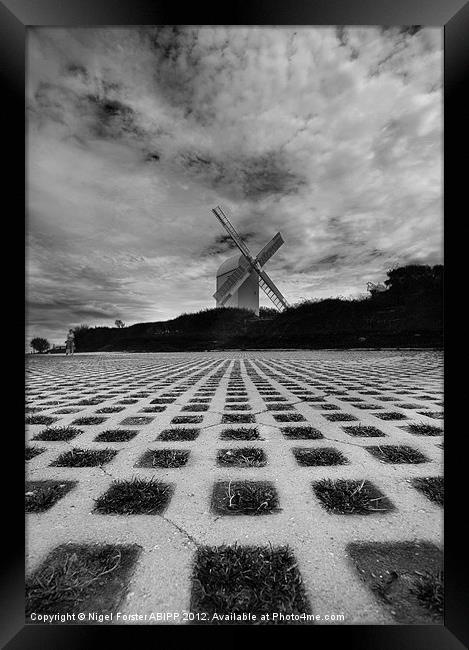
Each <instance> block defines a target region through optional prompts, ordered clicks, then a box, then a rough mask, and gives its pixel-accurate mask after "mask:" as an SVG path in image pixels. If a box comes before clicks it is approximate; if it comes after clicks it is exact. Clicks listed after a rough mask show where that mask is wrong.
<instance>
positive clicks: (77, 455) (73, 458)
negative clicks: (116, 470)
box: [50, 447, 118, 467]
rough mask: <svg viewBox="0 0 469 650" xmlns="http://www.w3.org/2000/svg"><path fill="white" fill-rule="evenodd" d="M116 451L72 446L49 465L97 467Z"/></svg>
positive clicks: (110, 458) (108, 460)
mask: <svg viewBox="0 0 469 650" xmlns="http://www.w3.org/2000/svg"><path fill="white" fill-rule="evenodd" d="M117 453H118V452H117V451H116V450H114V449H77V448H75V447H74V448H73V449H72V450H71V451H67V452H65V453H64V454H60V456H59V457H58V458H57V459H56V460H54V461H53V462H52V463H51V464H50V467H99V466H101V465H105V464H106V463H109V462H110V461H111V460H112V459H113V458H114V456H116V454H117Z"/></svg>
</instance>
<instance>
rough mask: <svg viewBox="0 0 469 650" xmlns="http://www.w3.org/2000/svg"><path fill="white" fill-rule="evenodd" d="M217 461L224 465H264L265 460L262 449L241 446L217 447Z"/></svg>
mask: <svg viewBox="0 0 469 650" xmlns="http://www.w3.org/2000/svg"><path fill="white" fill-rule="evenodd" d="M217 463H218V465H223V466H225V467H264V465H265V464H266V463H267V460H266V456H265V453H264V451H263V450H262V449H257V448H255V447H241V448H239V449H219V451H218V454H217Z"/></svg>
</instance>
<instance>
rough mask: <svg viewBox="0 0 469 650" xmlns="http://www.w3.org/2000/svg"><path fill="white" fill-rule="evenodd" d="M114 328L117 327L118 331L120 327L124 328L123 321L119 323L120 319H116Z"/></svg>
mask: <svg viewBox="0 0 469 650" xmlns="http://www.w3.org/2000/svg"><path fill="white" fill-rule="evenodd" d="M115 326H116V327H118V328H119V329H121V328H122V327H125V323H124V321H121V320H120V319H117V320H116V321H115Z"/></svg>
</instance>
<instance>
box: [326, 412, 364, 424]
mask: <svg viewBox="0 0 469 650" xmlns="http://www.w3.org/2000/svg"><path fill="white" fill-rule="evenodd" d="M322 415H323V417H325V418H326V420H329V422H352V421H353V420H358V418H357V417H355V415H351V414H350V413H331V414H330V415H329V414H328V413H324V414H322Z"/></svg>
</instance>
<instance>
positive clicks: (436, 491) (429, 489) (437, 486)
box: [412, 476, 445, 506]
mask: <svg viewBox="0 0 469 650" xmlns="http://www.w3.org/2000/svg"><path fill="white" fill-rule="evenodd" d="M412 485H413V486H414V488H416V489H417V490H420V492H423V494H424V495H425V496H426V497H427V499H430V501H433V502H434V503H437V504H438V505H439V506H442V505H443V504H444V500H445V483H444V479H443V477H442V476H428V477H419V478H414V479H412Z"/></svg>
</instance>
